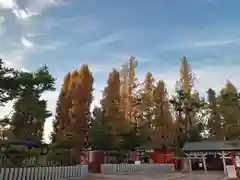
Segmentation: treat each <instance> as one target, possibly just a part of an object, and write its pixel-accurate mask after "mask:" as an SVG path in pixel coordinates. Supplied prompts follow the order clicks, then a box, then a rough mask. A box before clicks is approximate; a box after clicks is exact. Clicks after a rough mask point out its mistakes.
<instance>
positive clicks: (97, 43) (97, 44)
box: [80, 31, 121, 51]
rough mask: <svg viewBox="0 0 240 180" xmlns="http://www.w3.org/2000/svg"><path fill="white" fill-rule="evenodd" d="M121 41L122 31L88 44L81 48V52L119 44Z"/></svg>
mask: <svg viewBox="0 0 240 180" xmlns="http://www.w3.org/2000/svg"><path fill="white" fill-rule="evenodd" d="M120 39H121V31H119V32H115V33H112V34H109V35H107V36H105V37H101V38H99V39H97V40H94V41H92V42H90V43H87V44H86V45H83V46H81V47H80V50H81V51H86V50H93V49H96V48H99V47H102V46H105V45H107V44H111V43H114V42H117V41H118V40H120Z"/></svg>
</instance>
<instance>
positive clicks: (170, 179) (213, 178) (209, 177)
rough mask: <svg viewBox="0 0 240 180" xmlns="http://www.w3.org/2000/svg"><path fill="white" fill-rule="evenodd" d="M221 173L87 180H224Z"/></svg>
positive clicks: (91, 178) (92, 178) (94, 176)
mask: <svg viewBox="0 0 240 180" xmlns="http://www.w3.org/2000/svg"><path fill="white" fill-rule="evenodd" d="M224 177H225V176H224V174H223V173H191V174H187V173H186V174H183V173H169V174H164V175H102V174H90V176H89V178H88V180H225V178H224Z"/></svg>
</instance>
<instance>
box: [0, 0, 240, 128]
mask: <svg viewBox="0 0 240 180" xmlns="http://www.w3.org/2000/svg"><path fill="white" fill-rule="evenodd" d="M239 7H240V1H239V0H181V1H180V0H151V1H146V0H131V1H129V0H121V1H116V0H115V1H113V0H101V1H100V0H66V1H64V0H18V1H17V0H0V38H1V41H0V55H1V57H3V58H4V60H5V62H6V63H7V64H8V65H9V66H12V67H15V68H19V69H24V70H35V69H37V68H38V67H40V66H41V65H42V64H47V65H48V66H49V68H50V71H51V73H52V74H53V76H54V77H56V78H57V82H56V87H57V88H58V89H59V87H60V84H61V81H62V79H63V76H64V75H65V74H66V73H67V72H68V71H72V70H74V69H76V68H78V67H80V65H81V64H83V63H87V64H89V66H90V68H91V70H92V71H93V73H94V78H95V84H94V86H95V101H94V102H95V103H96V104H97V102H98V100H99V98H100V96H101V93H100V91H101V90H102V89H103V87H104V86H105V84H106V79H107V74H108V72H109V71H110V70H111V69H112V68H113V67H115V68H118V67H120V65H121V64H122V63H124V62H126V61H127V60H128V58H129V56H131V55H133V56H135V57H136V59H137V60H138V61H139V64H138V67H137V75H138V77H139V78H140V79H143V77H144V76H145V74H146V72H148V71H151V72H152V73H153V75H154V76H155V77H156V79H163V80H165V82H166V84H167V86H168V89H169V91H172V89H173V87H174V84H175V82H176V80H177V78H178V76H179V59H180V57H181V56H183V55H186V56H187V57H188V59H189V62H190V63H191V66H192V69H193V71H194V72H195V74H196V76H197V81H196V88H197V89H198V90H199V91H200V92H201V93H202V94H204V93H205V91H206V89H207V88H209V87H212V88H214V89H216V90H218V89H219V88H220V87H222V86H223V85H224V82H225V81H226V79H229V80H231V81H232V82H233V83H234V84H235V85H236V86H237V87H239V88H240V78H239V77H237V73H238V70H239V69H240V53H239V48H240V24H239V18H240V12H239ZM57 95H58V91H56V92H51V93H46V94H45V95H44V98H45V99H47V100H48V101H49V109H50V110H51V111H54V109H55V101H56V97H57ZM10 107H11V103H10V104H8V105H7V106H6V107H5V108H3V109H2V110H1V112H2V113H1V114H2V115H4V114H6V113H7V112H9V110H10ZM50 123H51V122H50Z"/></svg>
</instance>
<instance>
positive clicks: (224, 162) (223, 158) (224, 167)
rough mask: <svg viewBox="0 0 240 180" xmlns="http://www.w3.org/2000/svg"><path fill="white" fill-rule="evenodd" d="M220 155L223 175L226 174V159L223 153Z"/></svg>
mask: <svg viewBox="0 0 240 180" xmlns="http://www.w3.org/2000/svg"><path fill="white" fill-rule="evenodd" d="M221 154H222V162H223V170H224V173H225V174H227V168H226V159H225V153H224V151H222V153H221Z"/></svg>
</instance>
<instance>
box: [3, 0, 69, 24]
mask: <svg viewBox="0 0 240 180" xmlns="http://www.w3.org/2000/svg"><path fill="white" fill-rule="evenodd" d="M64 4H66V3H65V1H63V0H31V1H29V3H28V4H27V5H26V7H25V8H20V7H19V4H18V1H16V0H0V8H2V9H6V10H10V11H12V13H13V14H14V15H15V16H16V18H17V19H19V20H28V19H29V18H31V17H32V16H37V15H41V13H42V12H43V10H45V9H46V8H50V7H55V6H59V5H64Z"/></svg>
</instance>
